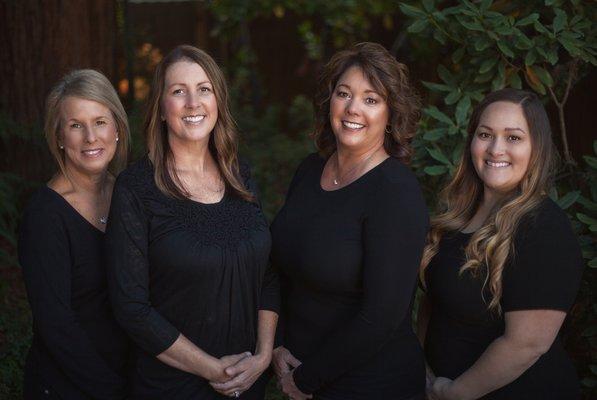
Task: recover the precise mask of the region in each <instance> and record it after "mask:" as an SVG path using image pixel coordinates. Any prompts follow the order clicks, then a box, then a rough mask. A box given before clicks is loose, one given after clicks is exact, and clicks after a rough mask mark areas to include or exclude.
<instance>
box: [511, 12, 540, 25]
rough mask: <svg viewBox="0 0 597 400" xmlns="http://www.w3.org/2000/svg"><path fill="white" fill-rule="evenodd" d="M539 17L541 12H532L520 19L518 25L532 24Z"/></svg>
mask: <svg viewBox="0 0 597 400" xmlns="http://www.w3.org/2000/svg"><path fill="white" fill-rule="evenodd" d="M538 19H539V14H537V13H532V14H530V15H527V16H526V17H524V18H523V19H521V20H519V21H518V22H516V26H527V25H531V24H532V23H533V22H535V21H537V20H538Z"/></svg>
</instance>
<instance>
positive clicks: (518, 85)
mask: <svg viewBox="0 0 597 400" xmlns="http://www.w3.org/2000/svg"><path fill="white" fill-rule="evenodd" d="M508 82H509V83H510V86H511V87H513V88H514V89H522V81H521V80H520V76H519V75H518V72H512V73H511V74H510V76H509V77H508Z"/></svg>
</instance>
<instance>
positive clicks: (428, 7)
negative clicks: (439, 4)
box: [423, 0, 433, 12]
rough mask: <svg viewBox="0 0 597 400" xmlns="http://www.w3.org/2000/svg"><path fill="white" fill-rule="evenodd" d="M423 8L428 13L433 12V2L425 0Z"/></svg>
mask: <svg viewBox="0 0 597 400" xmlns="http://www.w3.org/2000/svg"><path fill="white" fill-rule="evenodd" d="M423 8H424V9H425V11H427V12H432V11H433V0H423Z"/></svg>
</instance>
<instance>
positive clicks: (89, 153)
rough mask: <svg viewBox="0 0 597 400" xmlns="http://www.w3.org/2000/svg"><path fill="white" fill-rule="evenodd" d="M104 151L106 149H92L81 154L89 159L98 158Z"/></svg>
mask: <svg viewBox="0 0 597 400" xmlns="http://www.w3.org/2000/svg"><path fill="white" fill-rule="evenodd" d="M102 151H104V149H91V150H83V151H82V152H81V153H83V154H84V155H86V156H88V157H96V156H98V155H100V153H101V152H102Z"/></svg>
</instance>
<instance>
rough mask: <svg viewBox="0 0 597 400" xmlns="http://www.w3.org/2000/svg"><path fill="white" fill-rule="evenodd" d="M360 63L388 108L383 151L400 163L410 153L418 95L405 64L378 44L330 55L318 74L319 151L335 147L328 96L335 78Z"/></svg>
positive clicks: (328, 151)
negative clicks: (387, 130) (386, 130)
mask: <svg viewBox="0 0 597 400" xmlns="http://www.w3.org/2000/svg"><path fill="white" fill-rule="evenodd" d="M353 66H356V67H359V68H360V69H361V70H362V71H363V74H364V76H365V77H366V78H367V79H368V80H369V82H370V83H371V85H372V86H373V88H374V89H375V90H376V91H377V92H378V93H379V95H380V96H382V97H383V98H384V100H385V101H386V103H387V105H388V108H389V110H390V118H389V121H388V125H389V128H390V129H389V133H387V132H386V134H385V137H384V148H385V150H386V152H387V153H388V154H389V155H390V156H393V157H395V158H398V159H399V160H400V161H402V162H403V163H405V164H407V163H409V162H410V159H411V157H412V152H413V151H412V147H411V141H412V139H413V137H414V135H415V133H416V130H417V123H418V121H419V117H420V104H421V103H420V99H419V97H418V95H417V93H416V92H415V90H414V89H413V88H412V87H411V85H410V83H409V79H408V68H407V67H406V66H405V65H404V64H402V63H399V62H398V61H396V59H395V58H394V57H393V56H392V55H391V54H390V53H389V52H388V51H387V50H386V49H385V48H384V47H383V46H382V45H380V44H377V43H371V42H364V43H358V44H355V45H354V46H352V47H351V48H349V49H347V50H343V51H339V52H337V53H336V54H334V55H333V56H332V58H331V59H330V61H329V62H328V63H327V64H326V65H325V67H324V68H323V72H322V73H321V75H320V77H319V82H318V87H317V93H316V95H315V100H314V105H315V110H316V111H315V131H314V133H313V139H314V140H315V145H316V147H317V149H318V150H319V152H320V154H321V155H322V156H324V157H326V158H327V157H329V156H330V155H331V154H332V153H333V152H334V151H335V150H336V139H335V136H334V133H333V131H332V126H331V122H330V99H331V96H332V93H333V92H334V90H335V88H336V85H337V83H338V80H339V79H340V77H341V76H342V74H343V73H344V72H345V71H346V70H348V69H349V68H350V67H353Z"/></svg>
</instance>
